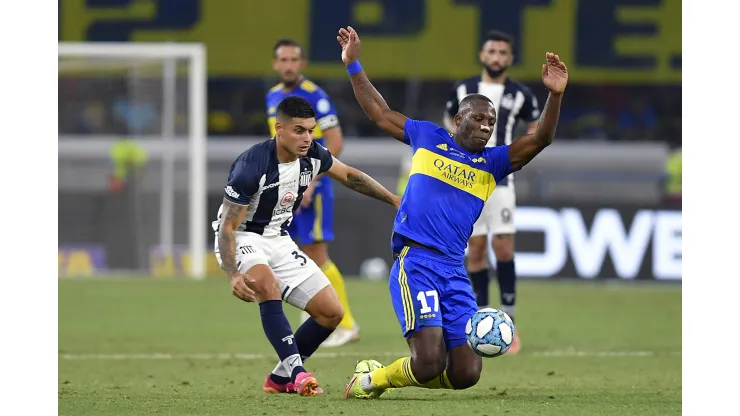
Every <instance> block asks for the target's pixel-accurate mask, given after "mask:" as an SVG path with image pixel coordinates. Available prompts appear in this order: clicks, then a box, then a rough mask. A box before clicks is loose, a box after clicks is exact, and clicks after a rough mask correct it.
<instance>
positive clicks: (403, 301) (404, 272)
mask: <svg viewBox="0 0 740 416" xmlns="http://www.w3.org/2000/svg"><path fill="white" fill-rule="evenodd" d="M404 251H406V249H404ZM405 254H406V253H404V252H402V254H401V256H399V258H398V259H397V260H396V262H395V263H394V264H393V268H392V269H391V273H390V282H389V286H390V293H391V301H392V303H393V310H394V311H395V312H396V317H397V318H398V323H399V324H400V325H401V330H402V331H403V334H404V336H406V337H409V336H411V334H413V333H414V332H416V331H418V330H420V329H421V328H425V327H430V326H442V314H441V312H440V305H439V292H438V290H437V288H436V287H434V284H433V283H432V282H430V281H429V279H428V277H427V276H425V274H424V273H423V271H422V270H420V269H419V267H415V266H418V264H414V263H415V262H412V261H410V260H411V259H409V258H406V256H405Z"/></svg>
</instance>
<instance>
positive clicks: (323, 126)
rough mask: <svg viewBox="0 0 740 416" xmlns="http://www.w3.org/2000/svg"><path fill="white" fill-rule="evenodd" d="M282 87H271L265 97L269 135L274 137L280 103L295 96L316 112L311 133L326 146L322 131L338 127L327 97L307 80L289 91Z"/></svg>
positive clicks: (331, 104)
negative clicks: (305, 101) (308, 104)
mask: <svg viewBox="0 0 740 416" xmlns="http://www.w3.org/2000/svg"><path fill="white" fill-rule="evenodd" d="M283 87H284V85H283V84H282V83H280V84H278V85H276V86H274V87H272V88H271V89H270V91H268V92H267V96H266V97H265V101H266V105H267V122H268V123H269V125H270V135H272V136H273V137H274V136H275V115H276V109H277V106H278V104H280V101H282V100H283V99H284V98H286V97H290V96H294V95H297V96H299V97H301V98H305V99H306V100H307V101H308V102H309V103H310V104H311V106H312V107H313V109H314V111H316V129H314V131H313V137H314V139H315V140H317V141H318V142H319V144H321V145H322V146H326V143H324V131H325V130H328V129H330V128H332V127H336V126H338V125H339V118H338V117H337V111H336V109H335V108H334V104H333V103H332V102H331V100H330V99H329V96H328V95H326V93H325V92H324V90H322V89H321V88H320V87H319V86H318V85H316V84H314V83H313V82H311V81H309V80H307V79H303V80H301V81H300V82H299V83H298V85H296V86H295V88H293V89H292V90H290V91H287V92H286V91H284V90H283Z"/></svg>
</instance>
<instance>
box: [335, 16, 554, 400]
mask: <svg viewBox="0 0 740 416" xmlns="http://www.w3.org/2000/svg"><path fill="white" fill-rule="evenodd" d="M337 41H338V42H339V44H340V45H341V46H342V61H343V62H344V64H345V65H347V72H348V73H349V75H350V80H351V81H352V88H353V89H354V92H355V97H356V98H357V102H358V103H359V104H360V106H361V107H362V109H363V110H364V111H365V114H367V116H368V117H369V118H370V119H371V120H373V121H374V122H375V123H376V124H377V125H378V126H379V127H380V128H382V129H383V130H385V131H386V132H387V133H388V134H389V135H390V136H392V137H394V138H395V139H396V140H398V141H400V142H402V143H405V144H407V145H409V146H411V149H412V150H413V152H414V155H413V158H412V164H411V175H410V176H409V181H408V184H407V186H406V190H405V192H404V194H403V197H402V199H401V206H400V208H399V210H398V214H397V215H396V220H395V222H394V224H393V235H392V238H391V247H392V249H393V253H394V255H395V256H397V258H396V261H395V262H394V264H393V268H392V269H391V274H390V279H389V286H390V293H391V302H392V304H393V309H394V311H395V312H396V316H397V318H398V321H399V323H400V325H401V330H402V333H403V335H404V337H405V338H406V339H407V342H408V345H409V348H410V350H411V354H410V356H409V357H403V358H400V359H398V360H396V361H395V362H394V363H392V364H391V365H389V366H387V367H379V368H375V369H373V370H372V371H368V370H369V369H370V365H369V360H363V361H361V362H359V363H358V364H357V366H356V367H355V373H354V375H353V377H352V379H351V380H350V382H349V384H348V385H347V388H346V390H345V397H347V398H368V399H371V398H377V397H379V396H380V395H381V394H382V393H383V392H384V391H385V390H387V389H389V388H400V387H408V386H416V387H423V388H430V389H465V388H468V387H471V386H473V385H475V384H476V383H477V382H478V379H479V378H480V373H481V370H482V359H481V357H479V356H478V355H476V354H475V352H473V349H472V348H470V346H469V345H468V344H467V343H466V337H465V324H466V323H467V321H468V319H470V317H471V316H472V315H473V314H474V313H475V312H476V311H477V310H478V305H477V304H476V300H475V294H474V293H473V290H472V288H471V285H470V281H469V280H468V277H467V272H466V270H465V265H464V256H465V248H466V246H467V241H468V238H470V235H471V233H472V231H473V224H474V223H475V221H476V220H477V219H478V217H479V216H480V213H481V212H482V211H483V206H484V205H485V202H486V201H487V200H488V197H489V196H490V195H491V193H492V192H494V189H495V188H496V185H497V183H499V182H501V181H503V180H504V179H505V178H506V177H507V176H508V175H509V174H511V173H512V172H514V171H516V170H519V169H521V168H522V167H523V166H525V165H526V164H527V163H529V162H530V161H531V160H532V159H533V158H534V157H535V156H536V155H537V154H539V153H540V152H541V151H543V150H544V149H545V148H546V147H547V146H549V145H550V143H552V140H553V138H554V136H555V129H556V127H557V124H558V118H559V117H560V102H561V100H562V96H563V92H564V91H565V86H566V84H567V82H568V71H567V69H566V67H565V65H564V64H563V63H562V62H561V61H560V58H559V57H558V56H557V55H555V54H552V53H547V54H546V63H545V64H544V65H542V81H543V83H544V84H545V87H546V88H547V89H548V90H549V91H550V94H549V97H548V100H547V103H545V109H544V113H543V116H542V119H541V122H540V124H539V126H538V127H537V130H536V131H535V132H534V133H533V134H528V135H524V136H522V137H520V138H519V139H517V140H515V141H514V142H512V144H511V145H507V146H495V147H486V144H487V143H488V140H489V139H490V138H491V135H492V133H493V128H494V126H495V125H496V111H495V108H494V104H493V103H492V102H491V100H490V99H489V98H488V97H486V96H485V95H482V94H471V95H468V96H466V97H465V98H463V100H462V101H461V102H460V103H459V108H458V112H457V114H456V115H455V118H454V124H455V127H456V128H455V132H454V133H448V132H447V130H445V129H444V128H442V127H440V126H438V125H436V124H434V123H430V122H428V121H418V120H412V119H409V118H407V117H406V116H404V115H403V114H400V113H397V112H395V111H393V110H391V109H390V108H389V107H388V104H386V102H385V100H384V99H383V97H382V96H381V95H380V93H378V91H377V90H376V89H375V87H373V85H372V84H371V83H370V80H368V77H367V75H366V74H365V72H364V71H363V69H362V67H361V66H360V62H359V56H360V38H359V36H358V35H357V32H356V31H355V30H354V29H352V28H351V27H348V28H347V29H344V28H342V29H340V30H339V35H338V36H337ZM373 367H375V366H373Z"/></svg>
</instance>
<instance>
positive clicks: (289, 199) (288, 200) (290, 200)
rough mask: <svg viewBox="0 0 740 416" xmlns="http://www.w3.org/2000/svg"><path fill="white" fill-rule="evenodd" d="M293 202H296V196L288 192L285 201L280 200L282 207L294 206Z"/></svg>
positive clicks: (284, 196) (284, 197)
mask: <svg viewBox="0 0 740 416" xmlns="http://www.w3.org/2000/svg"><path fill="white" fill-rule="evenodd" d="M293 202H295V194H294V193H293V192H286V193H285V195H283V199H281V200H280V206H281V207H287V206H288V205H292V204H293Z"/></svg>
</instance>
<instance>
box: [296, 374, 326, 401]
mask: <svg viewBox="0 0 740 416" xmlns="http://www.w3.org/2000/svg"><path fill="white" fill-rule="evenodd" d="M294 390H295V392H296V393H298V395H299V396H315V395H317V394H321V393H323V392H324V389H322V388H321V387H319V382H318V381H317V380H316V378H315V377H314V376H313V374H311V373H300V374H298V375H297V376H296V378H295V387H294Z"/></svg>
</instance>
